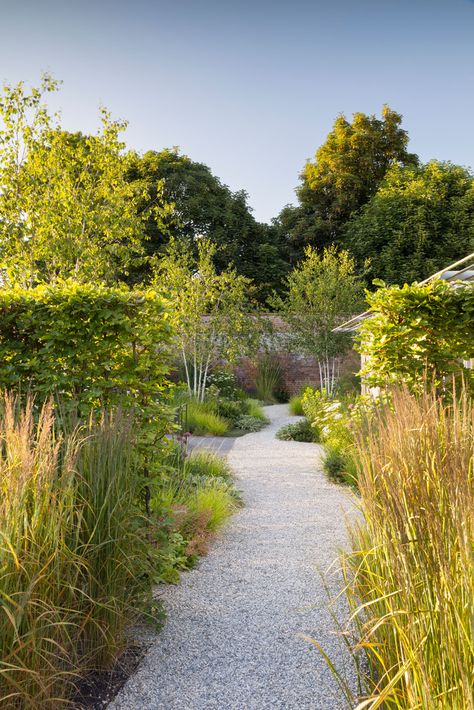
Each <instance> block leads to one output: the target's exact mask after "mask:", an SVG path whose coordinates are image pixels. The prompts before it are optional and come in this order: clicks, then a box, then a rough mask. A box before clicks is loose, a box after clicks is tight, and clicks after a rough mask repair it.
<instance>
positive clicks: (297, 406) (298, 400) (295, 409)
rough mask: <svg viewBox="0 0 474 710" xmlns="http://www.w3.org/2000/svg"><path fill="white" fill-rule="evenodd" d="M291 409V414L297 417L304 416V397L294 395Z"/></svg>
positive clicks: (290, 404)
mask: <svg viewBox="0 0 474 710" xmlns="http://www.w3.org/2000/svg"><path fill="white" fill-rule="evenodd" d="M289 407H290V414H293V416H295V417H302V416H304V412H303V395H301V394H294V395H293V397H291V398H290V401H289Z"/></svg>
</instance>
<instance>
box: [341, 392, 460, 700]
mask: <svg viewBox="0 0 474 710" xmlns="http://www.w3.org/2000/svg"><path fill="white" fill-rule="evenodd" d="M358 450H359V457H360V462H361V466H360V471H359V477H358V481H359V490H360V494H361V506H362V512H363V521H362V522H361V523H359V524H357V525H356V526H355V527H354V528H353V529H352V548H353V552H352V553H351V554H349V555H348V556H347V557H345V571H346V581H347V593H348V598H349V602H350V606H351V608H352V610H353V614H354V616H353V618H354V619H355V621H356V623H357V630H358V636H359V642H358V646H357V648H359V649H362V650H363V651H364V652H365V654H366V656H367V659H368V663H369V667H370V680H369V681H368V687H367V691H368V692H367V695H366V697H365V699H363V700H362V701H361V703H360V705H359V706H358V707H359V708H378V707H383V708H420V710H421V709H423V710H435V709H436V710H441V709H443V710H448V709H449V710H470V709H471V710H472V708H474V697H473V687H474V686H473V677H472V670H473V668H474V633H473V632H474V628H473V624H474V617H473V614H472V600H473V598H474V564H473V562H474V555H473V539H474V496H473V479H474V410H473V405H472V401H471V400H470V399H469V397H468V395H467V394H466V392H462V393H461V394H460V395H459V396H458V397H457V398H454V400H453V403H451V404H446V403H443V402H442V401H441V400H440V399H439V398H437V396H436V394H435V393H427V392H425V393H424V394H423V395H421V396H419V397H414V396H412V395H410V394H409V393H408V392H407V391H398V392H395V393H394V394H393V400H392V406H391V407H387V406H386V407H383V408H382V409H381V411H379V412H378V413H375V415H374V417H373V418H372V419H371V421H370V422H369V423H368V424H367V425H366V428H365V430H364V431H363V432H361V433H360V434H359V438H358Z"/></svg>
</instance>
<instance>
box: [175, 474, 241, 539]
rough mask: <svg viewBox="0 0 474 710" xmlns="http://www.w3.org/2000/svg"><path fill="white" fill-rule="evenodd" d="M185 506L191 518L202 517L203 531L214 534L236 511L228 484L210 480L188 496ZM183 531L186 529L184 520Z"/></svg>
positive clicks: (234, 500)
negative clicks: (203, 522) (203, 521)
mask: <svg viewBox="0 0 474 710" xmlns="http://www.w3.org/2000/svg"><path fill="white" fill-rule="evenodd" d="M187 506H188V510H189V512H190V513H191V518H195V517H196V516H202V519H204V520H206V523H205V529H206V530H208V531H210V532H215V531H216V530H217V529H218V528H219V527H220V526H221V525H222V524H223V523H224V522H225V521H226V520H227V518H229V517H230V516H231V515H232V513H233V512H234V511H235V510H236V508H237V501H236V497H235V495H234V493H233V491H232V488H231V486H229V484H228V483H226V482H225V481H222V480H218V479H214V480H212V479H211V480H209V481H207V482H206V484H205V485H203V486H201V487H199V488H197V489H196V490H195V491H194V493H192V494H191V495H190V497H189V498H188V500H187ZM183 529H186V519H185V522H184V528H183Z"/></svg>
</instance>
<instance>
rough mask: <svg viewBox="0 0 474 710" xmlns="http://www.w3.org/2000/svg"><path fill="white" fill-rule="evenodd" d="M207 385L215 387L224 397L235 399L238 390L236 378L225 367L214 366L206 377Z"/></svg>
mask: <svg viewBox="0 0 474 710" xmlns="http://www.w3.org/2000/svg"><path fill="white" fill-rule="evenodd" d="M207 384H208V386H214V387H216V389H217V391H218V393H219V395H220V396H221V397H223V398H225V399H235V397H236V396H237V394H238V392H239V387H238V385H237V378H236V376H235V374H234V373H233V372H231V371H230V370H227V369H225V368H216V369H215V370H213V371H212V372H211V374H210V375H209V376H208V378H207Z"/></svg>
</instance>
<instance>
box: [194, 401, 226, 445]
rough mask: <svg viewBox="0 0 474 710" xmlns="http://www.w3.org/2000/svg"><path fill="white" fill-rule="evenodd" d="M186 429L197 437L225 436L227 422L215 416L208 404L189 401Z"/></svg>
mask: <svg viewBox="0 0 474 710" xmlns="http://www.w3.org/2000/svg"><path fill="white" fill-rule="evenodd" d="M187 427H188V430H189V431H190V432H192V433H193V434H196V435H198V436H205V435H206V434H211V435H213V436H225V434H227V432H228V431H229V422H228V421H227V420H226V419H224V418H223V417H221V416H219V415H218V414H215V412H214V408H213V406H212V405H210V404H209V403H207V402H198V401H196V400H194V399H190V400H189V401H188V403H187Z"/></svg>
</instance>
